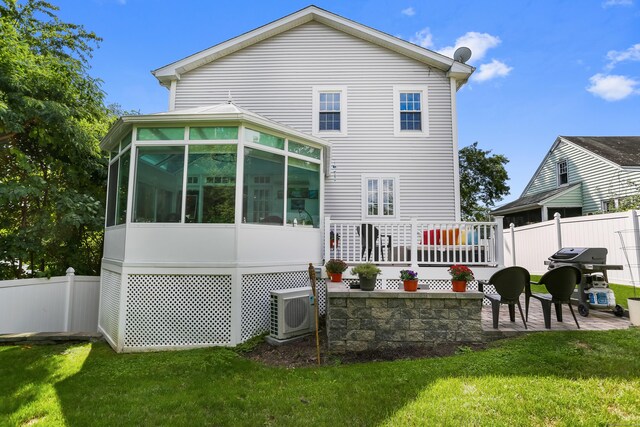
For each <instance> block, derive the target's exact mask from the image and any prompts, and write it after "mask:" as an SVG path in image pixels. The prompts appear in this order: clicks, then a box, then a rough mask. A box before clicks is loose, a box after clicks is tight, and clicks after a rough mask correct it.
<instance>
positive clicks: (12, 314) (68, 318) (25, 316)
mask: <svg viewBox="0 0 640 427" xmlns="http://www.w3.org/2000/svg"><path fill="white" fill-rule="evenodd" d="M99 298H100V277H98V276H76V275H75V273H74V270H73V268H69V269H68V270H67V275H66V276H60V277H51V278H49V279H21V280H5V281H0V334H10V333H22V332H96V331H97V330H98V300H99Z"/></svg>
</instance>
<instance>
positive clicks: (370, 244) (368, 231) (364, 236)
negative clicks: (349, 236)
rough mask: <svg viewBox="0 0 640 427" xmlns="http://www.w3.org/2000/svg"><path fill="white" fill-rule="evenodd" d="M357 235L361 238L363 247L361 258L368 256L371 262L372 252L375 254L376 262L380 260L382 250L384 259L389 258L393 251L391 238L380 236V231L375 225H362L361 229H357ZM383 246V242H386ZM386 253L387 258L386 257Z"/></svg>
mask: <svg viewBox="0 0 640 427" xmlns="http://www.w3.org/2000/svg"><path fill="white" fill-rule="evenodd" d="M356 234H358V235H359V236H360V244H361V246H362V253H361V257H362V258H363V259H364V254H365V253H366V254H367V260H371V252H373V258H374V260H375V261H379V260H380V249H381V248H384V249H383V251H382V255H383V256H382V258H388V253H389V251H390V250H391V236H384V235H382V236H381V235H380V230H378V227H376V226H374V225H373V224H362V225H360V227H359V228H356ZM385 240H386V242H384V244H383V241H385ZM385 253H386V256H385Z"/></svg>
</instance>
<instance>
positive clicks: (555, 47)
mask: <svg viewBox="0 0 640 427" xmlns="http://www.w3.org/2000/svg"><path fill="white" fill-rule="evenodd" d="M52 1H53V2H54V3H55V4H56V5H58V6H59V7H60V11H59V16H60V17H61V18H62V19H63V20H65V21H68V22H73V23H76V24H82V25H84V26H85V28H86V29H88V30H91V31H94V32H95V33H96V34H98V35H99V36H101V37H102V38H103V39H104V41H103V42H102V43H101V44H100V47H99V49H97V50H96V52H95V54H94V57H93V59H92V60H91V65H92V72H91V73H92V75H93V76H94V77H98V78H100V79H102V80H103V81H104V84H103V89H104V91H105V92H106V94H107V102H109V103H118V104H120V105H122V107H123V108H125V109H133V110H140V111H141V112H142V113H153V112H158V111H165V110H166V109H167V100H168V92H167V90H166V89H164V88H162V87H161V86H160V85H159V84H158V83H157V80H156V79H155V78H154V77H153V76H152V75H151V73H150V71H151V70H153V69H156V68H159V67H161V66H163V65H166V64H168V63H170V62H173V61H175V60H178V59H181V58H183V57H185V56H188V55H190V54H192V53H195V52H197V51H200V50H202V49H205V48H207V47H210V46H212V45H214V44H217V43H219V42H222V41H224V40H227V39H229V38H232V37H235V36H237V35H239V34H242V33H244V32H246V31H250V30H252V29H254V28H256V27H258V26H261V25H263V24H266V23H268V22H271V21H273V20H276V19H278V18H280V17H282V16H285V15H287V14H289V13H292V12H295V11H296V10H299V9H302V8H304V7H306V6H308V5H309V4H310V3H308V2H303V1H297V0H291V1H269V0H262V1H253V0H251V1H242V2H223V1H213V0H211V1H186V0H184V1H182V2H175V1H164V0H82V1H81V0H57V1H56V0H52ZM313 4H315V5H316V6H319V7H322V8H324V9H327V10H329V11H331V12H334V13H337V14H339V15H341V16H344V17H346V18H349V19H352V20H354V21H357V22H360V23H362V24H365V25H368V26H370V27H373V28H376V29H378V30H381V31H384V32H386V33H389V34H392V35H395V36H398V37H401V38H404V39H406V40H409V41H412V42H414V43H416V44H420V45H422V46H424V47H427V48H429V49H432V50H436V51H440V52H445V53H446V52H451V51H452V50H453V49H454V48H455V47H457V46H460V45H466V46H468V47H470V48H471V49H472V51H473V57H472V58H471V60H470V64H471V65H473V66H475V67H477V68H478V69H477V70H476V72H475V74H474V77H473V78H472V80H471V81H470V82H469V84H467V85H466V86H465V87H464V88H463V89H462V90H460V91H459V92H458V126H459V144H460V146H461V147H462V146H466V145H469V144H471V143H473V142H475V141H478V142H479V145H480V147H481V148H483V149H491V150H493V152H494V153H500V154H504V155H505V156H507V158H508V159H509V160H510V162H509V164H508V165H507V171H508V172H509V176H510V181H509V184H510V186H511V195H509V196H508V197H507V198H505V200H504V201H503V202H501V203H504V202H506V201H510V200H513V199H515V198H517V197H518V196H519V195H520V193H521V192H522V190H523V189H524V187H525V186H526V184H527V182H528V181H529V179H530V178H531V176H532V174H533V173H534V172H535V170H536V168H537V167H538V165H539V164H540V162H541V160H542V159H543V157H544V155H545V154H546V153H547V151H548V150H549V148H550V146H551V144H552V143H553V141H554V140H555V138H556V137H557V136H558V135H595V136H604V135H640V0H554V1H552V0H529V1H525V0H510V1H506V0H484V1H481V0H477V1H471V2H469V1H464V0H437V1H436V0H433V1H424V0H423V1H383V0H370V1H357V0H352V1H345V0H342V1H339V0H332V1H322V0H316V1H315V3H313ZM501 203H500V204H501Z"/></svg>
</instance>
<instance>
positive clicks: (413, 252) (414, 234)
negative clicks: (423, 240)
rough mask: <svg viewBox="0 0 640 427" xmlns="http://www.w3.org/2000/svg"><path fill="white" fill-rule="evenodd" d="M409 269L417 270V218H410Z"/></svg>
mask: <svg viewBox="0 0 640 427" xmlns="http://www.w3.org/2000/svg"><path fill="white" fill-rule="evenodd" d="M411 256H412V257H411V269H412V270H414V271H415V270H417V269H418V218H411Z"/></svg>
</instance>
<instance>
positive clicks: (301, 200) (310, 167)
mask: <svg viewBox="0 0 640 427" xmlns="http://www.w3.org/2000/svg"><path fill="white" fill-rule="evenodd" d="M319 192H320V165H319V164H318V163H311V162H308V161H305V160H299V159H294V158H291V157H290V158H289V165H288V169H287V222H289V223H291V222H293V220H294V219H296V221H297V223H298V225H303V226H305V225H311V226H314V227H316V228H317V227H319V225H320V224H319V222H320V199H319Z"/></svg>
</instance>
